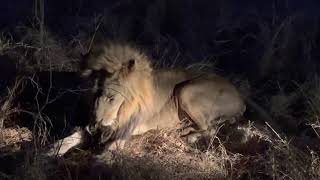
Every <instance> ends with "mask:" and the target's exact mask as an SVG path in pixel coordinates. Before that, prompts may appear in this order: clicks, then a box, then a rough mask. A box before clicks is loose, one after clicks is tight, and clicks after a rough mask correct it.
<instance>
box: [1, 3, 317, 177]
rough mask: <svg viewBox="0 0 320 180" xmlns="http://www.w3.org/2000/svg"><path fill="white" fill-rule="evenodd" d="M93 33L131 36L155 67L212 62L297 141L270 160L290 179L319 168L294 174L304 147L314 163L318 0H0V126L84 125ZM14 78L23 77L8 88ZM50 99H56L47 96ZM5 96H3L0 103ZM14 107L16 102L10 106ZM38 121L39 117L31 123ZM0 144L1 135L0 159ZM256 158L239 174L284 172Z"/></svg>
mask: <svg viewBox="0 0 320 180" xmlns="http://www.w3.org/2000/svg"><path fill="white" fill-rule="evenodd" d="M41 3H44V4H43V6H42V4H41ZM42 7H43V9H42ZM41 12H43V14H42V13H41ZM93 37H94V40H95V41H94V42H96V41H101V40H102V41H103V40H120V41H128V42H133V43H135V44H136V45H137V46H139V47H142V48H143V49H145V50H146V53H147V54H148V55H149V56H150V57H152V58H153V59H154V61H155V62H154V64H155V65H156V66H157V67H168V66H174V67H186V66H188V65H191V64H194V63H204V64H213V65H214V66H213V67H211V66H210V67H209V69H205V70H208V71H214V72H216V73H218V74H220V75H222V76H224V77H226V78H228V79H229V80H231V81H232V82H233V83H234V84H235V85H236V86H237V88H238V89H239V90H240V91H241V93H242V94H244V95H245V96H248V97H250V98H251V99H252V100H254V101H255V102H256V103H258V104H259V105H260V106H261V108H263V109H264V110H265V111H266V112H267V113H268V114H269V115H270V116H271V117H272V118H274V119H275V120H276V123H275V124H271V125H272V127H274V129H276V131H277V132H279V134H281V136H282V135H283V137H287V138H288V139H290V143H292V144H293V146H294V148H293V149H294V153H296V152H298V151H295V150H296V149H299V153H300V150H301V154H302V152H303V153H305V154H303V155H301V154H299V155H297V154H298V153H297V154H294V153H293V151H292V152H291V150H292V149H290V148H292V147H291V146H290V148H289V145H288V149H286V150H288V152H289V149H290V153H293V155H292V156H293V159H292V157H291V156H290V155H291V154H290V155H288V154H289V153H288V154H286V153H287V152H283V151H281V153H283V154H281V153H280V155H279V157H280V158H278V157H274V156H272V158H275V159H276V161H277V160H278V161H279V162H280V164H281V162H282V161H283V162H287V163H286V165H283V164H281V165H279V164H277V165H279V167H278V166H272V167H277V168H279V172H282V171H283V172H286V173H288V177H289V176H291V177H294V178H295V176H296V177H297V179H299V178H298V177H306V179H312V178H313V179H317V177H320V169H319V168H318V169H317V168H316V170H314V169H313V171H315V172H316V173H318V174H316V173H314V172H313V173H314V174H312V173H309V174H307V175H306V173H305V172H304V173H301V174H299V173H300V172H302V171H304V170H305V169H303V170H302V166H301V169H299V168H297V167H296V166H298V165H297V163H301V162H303V161H304V160H305V159H304V158H305V157H307V156H308V158H309V159H308V158H307V160H306V161H308V162H311V161H312V162H313V163H315V164H316V163H318V164H319V167H320V160H319V159H320V158H319V157H320V154H319V153H320V147H319V144H320V141H319V139H320V136H319V134H320V122H319V118H318V117H319V114H320V109H319V107H320V94H319V92H320V78H319V72H320V1H319V0H265V1H262V0H0V102H1V104H2V106H1V108H0V113H1V114H6V116H5V117H4V118H3V117H2V116H1V114H0V130H2V128H4V129H5V128H12V127H19V128H20V127H26V128H28V129H29V130H31V131H32V132H33V133H35V132H36V133H37V134H41V133H42V130H41V129H42V128H43V127H46V126H48V119H49V120H51V122H50V123H52V124H50V127H48V129H49V130H50V131H49V132H48V134H47V135H49V137H48V139H46V138H43V137H42V134H41V137H40V136H39V138H38V139H36V140H35V141H36V143H35V144H37V146H38V144H41V145H42V143H43V144H46V143H48V142H53V141H54V140H55V139H56V138H61V137H64V136H66V135H68V134H70V132H71V131H72V129H73V128H74V127H76V126H84V125H86V124H87V123H88V122H87V121H88V119H89V117H90V115H91V114H90V113H91V112H90V111H89V110H88V109H90V107H92V105H91V104H90V103H92V102H91V101H90V100H89V99H90V98H88V99H87V97H86V96H89V95H88V94H86V92H84V91H82V90H83V89H86V88H88V87H90V86H91V85H92V82H91V84H90V82H89V81H87V82H83V79H81V78H80V77H79V74H77V72H78V71H79V68H80V66H79V64H80V58H81V55H82V54H84V53H85V52H86V50H87V49H88V47H89V45H90V43H91V40H92V38H93ZM19 78H20V79H23V82H24V83H21V84H22V85H21V87H20V86H19V88H17V89H16V90H14V91H10V90H9V89H8V88H11V89H12V88H13V86H14V85H15V82H16V81H15V80H16V79H19ZM51 83H52V84H51ZM51 86H52V87H51ZM39 87H41V88H40V89H41V90H40V91H39ZM13 89H14V88H13ZM12 92H14V93H16V96H15V97H14V98H12V99H10V98H9V99H10V101H9V100H7V99H6V97H10V95H12ZM10 93H11V94H10ZM48 94H50V95H49V96H47V95H48ZM55 98H56V99H55ZM48 99H55V101H53V102H52V103H48ZM4 102H9V103H8V104H9V106H8V107H7V106H6V107H4V105H3V104H5V103H4ZM39 103H40V104H39ZM39 106H40V107H41V108H39ZM6 108H7V109H6ZM11 109H13V110H12V111H11ZM16 109H23V110H24V111H21V112H20V111H19V113H16V112H18V111H15V110H16ZM26 112H27V113H26ZM30 112H31V113H30ZM246 113H247V114H245V115H246V116H247V118H248V119H250V120H253V121H256V122H257V123H259V119H258V118H257V117H256V116H255V113H254V110H252V109H250V108H248V111H247V112H246ZM7 114H9V115H8V116H7ZM42 114H43V115H45V116H42ZM3 116H4V115H3ZM43 118H44V119H45V120H43ZM46 118H48V119H46ZM255 118H257V119H255ZM62 119H64V121H63V122H62V121H61V120H62ZM39 120H41V121H39ZM42 120H43V121H42ZM262 121H263V120H262ZM39 122H41V123H43V124H41V123H40V125H39V126H38V124H37V123H39ZM260 123H261V120H260ZM271 134H273V132H272V133H271ZM284 139H285V140H287V139H286V138H284ZM291 140H292V141H291ZM288 144H289V143H288ZM277 145H278V144H277ZM290 145H291V144H290ZM252 146H254V145H252ZM268 146H270V147H269V148H270V149H268V152H266V151H265V152H263V153H262V154H263V155H265V154H267V153H269V150H270V152H272V153H274V154H277V153H279V152H278V151H276V150H278V149H277V148H278V147H275V146H276V145H275V144H272V145H269V144H268ZM28 147H29V145H28ZM286 148H287V147H286ZM295 148H296V149H295ZM273 150H274V151H273ZM230 151H231V150H230ZM1 152H2V151H1V136H0V164H1V160H2V156H1ZM311 152H312V153H315V154H316V155H318V156H315V154H312V153H311ZM232 153H233V152H232ZM272 153H271V154H272ZM317 153H318V154H317ZM274 154H273V155H274ZM306 154H307V155H306ZM310 154H311V155H310ZM268 155H269V154H268ZM12 156H13V157H15V154H14V155H12ZM309 156H310V157H309ZM311 156H312V157H311ZM17 157H20V156H17ZM300 157H303V158H302V160H301V159H299V158H300ZM250 158H251V157H250ZM264 158H266V159H268V158H269V156H266V157H264ZM272 158H270V159H272ZM277 158H278V159H277ZM290 158H291V159H290ZM4 159H6V157H5V158H4ZM13 159H15V160H14V161H17V162H20V161H21V159H20V161H19V158H13ZM270 159H268V160H270ZM283 159H285V160H283ZM315 159H316V160H315ZM263 160H265V159H263ZM8 161H10V162H11V164H12V165H10V166H8V167H5V168H4V169H5V170H3V168H2V167H1V165H0V179H1V178H2V176H1V172H3V171H4V172H7V173H9V174H10V173H15V172H16V171H13V170H12V169H15V168H16V167H15V166H16V164H14V163H13V162H12V159H11V155H10V158H9V160H8ZM244 161H246V163H247V162H249V161H250V160H248V159H246V160H243V159H242V160H241V162H240V164H241V163H243V162H244ZM260 162H262V160H261V161H256V162H253V163H252V164H250V165H252V167H250V168H251V169H250V168H249V169H250V170H248V172H246V173H244V175H243V174H242V175H241V176H240V175H239V176H240V177H242V178H243V179H246V178H248V177H251V175H252V177H253V178H255V177H256V178H262V179H265V178H266V179H268V178H269V179H271V177H273V178H275V177H276V178H275V179H281V178H280V177H286V176H283V175H282V174H281V173H278V174H276V175H274V174H272V173H271V174H270V173H269V172H268V170H269V169H268V168H269V167H263V168H261V167H260V164H263V163H265V161H263V163H260ZM267 162H268V163H270V161H267ZM288 162H289V163H288ZM291 162H294V163H292V165H293V166H294V167H291V166H290V163H291ZM250 163H251V161H250ZM254 163H256V164H254ZM268 163H267V164H268ZM287 164H289V165H287ZM302 164H303V163H302ZM237 165H239V163H238V164H237ZM246 165H248V164H246ZM258 165H259V167H256V166H258ZM254 168H257V169H258V170H257V171H254V170H253V169H254ZM259 168H260V169H259ZM294 168H297V169H294ZM309 168H310V167H309V166H308V170H309ZM239 169H240V167H239ZM261 169H262V170H261ZM292 169H294V170H292ZM251 170H252V173H253V174H250V173H251V172H250V171H251ZM260 170H261V171H263V172H264V171H266V172H264V173H265V174H263V173H262V174H263V175H261V174H259V172H258V171H260ZM291 170H292V171H291ZM295 170H296V171H297V172H299V173H298V174H294V173H296V171H295ZM317 170H318V171H317ZM253 171H254V172H253ZM305 171H306V172H307V170H305ZM257 172H258V173H257ZM308 172H309V171H308ZM310 172H311V170H310ZM254 173H257V174H254ZM268 173H269V174H268ZM273 173H274V172H273ZM290 173H291V174H290ZM239 174H240V173H239ZM228 175H230V174H228ZM107 176H109V174H108V175H107ZM54 177H55V176H54ZM228 177H229V176H228ZM22 179H23V178H22ZM84 179H85V178H84ZM147 179H148V178H147ZM231 179H232V178H231ZM240 179H241V178H240ZM284 179H286V178H284ZM302 179H304V178H302Z"/></svg>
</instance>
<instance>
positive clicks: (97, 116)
mask: <svg viewBox="0 0 320 180" xmlns="http://www.w3.org/2000/svg"><path fill="white" fill-rule="evenodd" d="M84 62H85V65H84V69H83V71H82V74H83V75H84V76H92V77H94V81H95V87H94V88H93V90H94V94H95V96H96V101H95V105H94V118H93V121H92V122H91V124H90V125H88V126H87V128H86V131H87V132H88V133H90V134H95V133H96V132H101V139H100V142H102V143H111V144H112V143H114V142H117V141H118V140H124V141H125V140H126V139H127V138H128V137H130V136H132V135H140V134H143V133H145V132H147V131H149V130H152V129H175V130H181V132H183V133H182V135H184V136H188V135H193V134H194V133H198V132H214V131H215V130H216V129H217V127H218V126H219V125H221V124H223V123H230V124H232V123H234V122H236V121H237V120H238V119H239V118H240V117H242V116H243V113H244V112H245V110H246V105H245V103H244V100H243V98H242V96H241V95H240V93H239V92H238V90H237V89H236V87H235V86H234V85H233V84H232V83H231V82H229V81H228V80H226V79H225V78H223V77H221V76H219V75H216V74H213V73H202V72H197V71H191V70H186V69H173V68H162V69H156V68H153V66H152V62H153V61H152V59H151V58H150V57H148V56H147V55H146V54H145V53H144V52H142V51H141V50H139V49H138V48H136V47H133V46H130V45H128V44H121V43H109V44H105V45H100V46H98V47H96V48H93V49H92V51H91V52H90V54H88V55H86V57H85V60H84ZM81 134H83V132H77V136H79V138H78V139H81V137H82V136H80V135H81ZM70 137H72V136H70ZM190 137H192V136H190ZM69 139H70V138H69ZM66 140H68V138H67V139H66ZM70 141H73V139H72V138H71V140H70ZM80 143H82V140H78V141H77V143H75V144H80ZM65 144H68V143H65ZM71 144H72V143H71ZM75 144H74V143H73V144H72V145H71V146H75ZM66 146H67V147H64V148H63V149H64V150H63V152H61V153H62V154H63V153H64V152H66V151H67V150H68V149H69V146H68V145H66ZM109 147H112V146H109Z"/></svg>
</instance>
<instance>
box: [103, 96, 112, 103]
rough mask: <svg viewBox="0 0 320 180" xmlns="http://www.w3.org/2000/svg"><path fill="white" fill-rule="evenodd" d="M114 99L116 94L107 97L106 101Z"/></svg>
mask: <svg viewBox="0 0 320 180" xmlns="http://www.w3.org/2000/svg"><path fill="white" fill-rule="evenodd" d="M113 100H114V96H107V97H105V99H104V101H108V102H112V101H113Z"/></svg>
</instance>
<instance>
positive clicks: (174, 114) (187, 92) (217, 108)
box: [133, 69, 245, 134]
mask: <svg viewBox="0 0 320 180" xmlns="http://www.w3.org/2000/svg"><path fill="white" fill-rule="evenodd" d="M152 77H153V78H152V79H153V81H151V83H152V86H151V87H152V88H153V89H152V90H150V91H152V92H153V93H152V97H151V98H152V99H153V100H152V101H149V102H151V103H152V104H149V105H148V107H146V112H145V113H148V116H147V117H146V118H145V119H142V120H141V121H139V123H138V124H137V125H136V127H135V129H134V131H133V134H141V133H144V132H146V131H148V130H151V129H156V128H159V129H163V128H173V129H175V128H178V127H180V126H179V124H181V123H182V119H181V117H179V115H178V114H179V112H178V111H179V109H180V111H183V112H185V113H186V114H187V116H188V117H189V118H191V120H192V121H193V122H194V123H196V125H197V126H198V128H199V130H208V129H210V128H215V126H216V125H218V124H219V123H221V121H225V120H233V119H235V118H238V117H240V116H241V115H242V114H243V113H244V111H245V105H244V102H243V100H242V98H241V96H240V95H239V93H238V92H237V90H236V89H235V87H234V86H233V85H231V84H230V83H229V82H228V81H226V80H225V79H223V78H222V77H219V76H217V75H214V74H204V75H197V74H194V73H188V72H186V71H180V70H177V69H162V70H155V71H153V73H152ZM179 85H180V87H179V89H178V88H177V87H178V86H179ZM175 91H177V92H175ZM137 92H140V93H141V94H142V95H143V94H145V92H143V91H140V90H137ZM148 98H150V97H148Z"/></svg>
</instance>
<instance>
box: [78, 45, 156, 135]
mask: <svg viewBox="0 0 320 180" xmlns="http://www.w3.org/2000/svg"><path fill="white" fill-rule="evenodd" d="M93 52H94V51H93ZM98 52H99V53H98V54H92V55H88V56H87V59H86V62H87V66H86V69H84V71H83V72H84V74H85V75H86V76H89V75H91V76H93V77H94V81H95V86H94V93H95V95H96V102H95V107H94V112H95V118H94V121H93V122H92V125H91V127H90V128H89V129H90V131H95V130H97V129H108V130H109V131H110V130H111V131H112V132H114V131H118V130H120V129H123V128H130V127H129V126H130V123H131V122H132V121H133V120H136V119H137V114H139V112H141V110H142V109H144V108H145V107H146V106H147V104H149V103H148V98H147V97H148V96H150V95H149V93H150V89H151V83H150V79H151V71H152V69H151V67H150V62H149V61H148V59H147V57H146V56H145V55H144V54H142V53H140V52H139V51H138V50H136V49H134V48H132V47H129V46H122V45H117V44H116V45H114V44H113V45H109V46H108V45H107V46H103V47H99V51H98ZM125 131H127V129H126V130H125ZM108 136H109V135H108Z"/></svg>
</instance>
